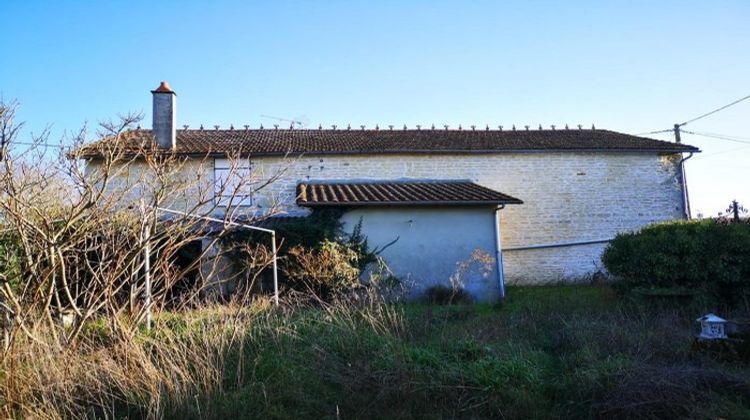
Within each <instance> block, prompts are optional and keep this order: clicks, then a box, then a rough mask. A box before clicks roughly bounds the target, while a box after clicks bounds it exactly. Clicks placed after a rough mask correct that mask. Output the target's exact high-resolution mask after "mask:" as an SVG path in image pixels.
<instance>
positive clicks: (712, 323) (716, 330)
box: [696, 314, 727, 340]
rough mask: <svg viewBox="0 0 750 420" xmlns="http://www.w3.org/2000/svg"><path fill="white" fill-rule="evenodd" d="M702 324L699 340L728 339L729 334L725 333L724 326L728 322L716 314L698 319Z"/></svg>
mask: <svg viewBox="0 0 750 420" xmlns="http://www.w3.org/2000/svg"><path fill="white" fill-rule="evenodd" d="M696 321H698V322H700V324H701V333H700V335H698V338H700V339H703V340H716V339H720V338H727V334H726V333H725V332H724V325H726V323H727V320H726V319H724V318H720V317H718V316H716V315H714V314H706V315H703V316H702V317H700V318H698V319H696Z"/></svg>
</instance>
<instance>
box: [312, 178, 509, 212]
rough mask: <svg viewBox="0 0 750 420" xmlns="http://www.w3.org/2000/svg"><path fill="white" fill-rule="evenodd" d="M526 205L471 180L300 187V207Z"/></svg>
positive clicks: (334, 183)
mask: <svg viewBox="0 0 750 420" xmlns="http://www.w3.org/2000/svg"><path fill="white" fill-rule="evenodd" d="M522 203H523V202H522V201H521V200H519V199H517V198H514V197H511V196H509V195H506V194H503V193H500V192H497V191H495V190H491V189H489V188H487V187H483V186H481V185H478V184H475V183H473V182H470V181H455V180H447V181H445V180H443V181H421V180H420V181H378V182H333V183H327V182H325V183H324V182H321V183H315V182H302V183H299V184H298V185H297V204H298V205H300V206H305V207H319V206H393V205H419V206H437V205H460V206H468V205H498V204H522Z"/></svg>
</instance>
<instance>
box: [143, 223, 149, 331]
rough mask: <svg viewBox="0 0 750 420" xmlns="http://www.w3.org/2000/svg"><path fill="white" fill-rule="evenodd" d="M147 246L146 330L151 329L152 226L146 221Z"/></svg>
mask: <svg viewBox="0 0 750 420" xmlns="http://www.w3.org/2000/svg"><path fill="white" fill-rule="evenodd" d="M144 237H145V241H146V243H145V246H144V247H143V258H144V261H143V267H144V270H145V271H146V273H145V275H144V277H145V281H146V299H145V300H146V302H145V305H146V330H147V331H151V226H150V225H149V224H148V222H146V231H145V235H144Z"/></svg>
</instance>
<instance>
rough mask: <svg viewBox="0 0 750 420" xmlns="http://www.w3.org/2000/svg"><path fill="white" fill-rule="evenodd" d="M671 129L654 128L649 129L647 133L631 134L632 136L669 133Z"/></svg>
mask: <svg viewBox="0 0 750 420" xmlns="http://www.w3.org/2000/svg"><path fill="white" fill-rule="evenodd" d="M671 132H672V129H671V128H669V129H666V130H656V131H649V132H648V133H638V134H633V135H634V136H648V135H649V134H661V133H671Z"/></svg>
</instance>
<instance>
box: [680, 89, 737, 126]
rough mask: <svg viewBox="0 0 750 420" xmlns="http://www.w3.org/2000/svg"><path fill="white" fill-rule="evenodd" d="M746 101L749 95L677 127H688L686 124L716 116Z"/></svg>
mask: <svg viewBox="0 0 750 420" xmlns="http://www.w3.org/2000/svg"><path fill="white" fill-rule="evenodd" d="M746 99H750V95H747V96H745V97H743V98H740V99H737V100H736V101H734V102H730V103H728V104H726V105H724V106H722V107H719V108H716V109H714V110H713V111H710V112H706V113H705V114H701V115H699V116H697V117H695V118H692V119H689V120H687V121H685V122H684V123H682V124H678V125H679V126H680V127H682V126H683V125H688V124H690V123H691V122H695V121H698V120H700V119H702V118H706V117H708V116H709V115H713V114H716V113H717V112H719V111H723V110H725V109H727V108H729V107H730V106H732V105H737V104H738V103H740V102H742V101H744V100H746Z"/></svg>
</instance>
